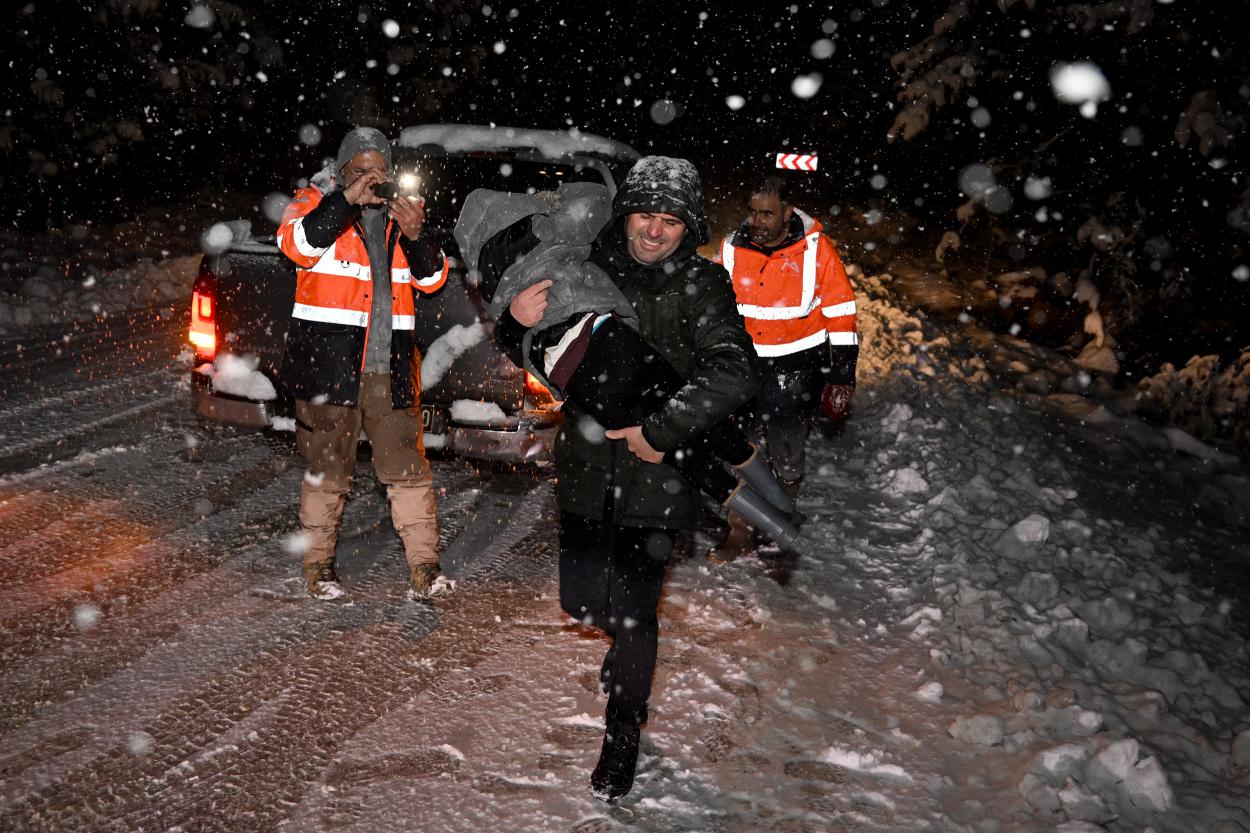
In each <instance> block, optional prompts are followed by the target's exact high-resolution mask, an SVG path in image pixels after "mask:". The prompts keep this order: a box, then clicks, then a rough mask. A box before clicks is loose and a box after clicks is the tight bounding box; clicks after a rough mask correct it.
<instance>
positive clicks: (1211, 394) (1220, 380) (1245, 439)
mask: <svg viewBox="0 0 1250 833" xmlns="http://www.w3.org/2000/svg"><path fill="white" fill-rule="evenodd" d="M1138 390H1139V391H1140V392H1141V394H1142V410H1143V412H1146V413H1150V414H1153V415H1155V416H1158V417H1159V418H1161V419H1163V420H1164V421H1166V422H1167V423H1169V424H1172V425H1183V426H1186V427H1187V428H1190V429H1192V430H1193V431H1195V432H1196V433H1197V434H1198V435H1199V436H1202V437H1223V438H1231V439H1233V440H1235V441H1237V442H1238V443H1239V444H1240V445H1242V446H1247V447H1250V347H1247V348H1246V349H1244V350H1242V352H1241V355H1240V356H1239V357H1238V358H1237V359H1235V360H1234V361H1233V362H1231V363H1230V364H1229V365H1228V366H1227V367H1223V368H1221V367H1220V359H1219V357H1218V356H1194V357H1193V358H1191V359H1190V360H1189V362H1188V363H1187V364H1186V365H1185V366H1184V367H1183V368H1181V369H1180V370H1177V369H1176V367H1175V366H1174V365H1171V364H1165V365H1163V367H1161V368H1160V369H1159V372H1158V373H1156V374H1155V375H1154V376H1150V377H1148V378H1146V379H1143V380H1142V381H1141V382H1140V383H1139V384H1138Z"/></svg>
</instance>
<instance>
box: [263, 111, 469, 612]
mask: <svg viewBox="0 0 1250 833" xmlns="http://www.w3.org/2000/svg"><path fill="white" fill-rule="evenodd" d="M391 178H392V169H391V145H390V142H389V141H387V139H386V137H385V136H384V135H383V134H382V133H381V132H380V131H378V130H374V129H373V128H367V127H358V128H356V129H354V130H352V131H351V132H349V133H348V134H347V137H346V138H344V139H343V143H342V144H341V145H340V147H339V151H338V156H337V158H336V159H335V163H334V175H333V180H332V182H331V183H330V184H329V185H328V186H327V189H326V190H323V189H322V188H321V187H320V186H318V185H313V186H309V187H307V188H304V189H302V190H301V191H299V192H298V193H297V194H296V195H295V198H294V199H293V200H292V201H291V204H290V205H289V206H288V207H287V209H286V213H285V216H284V217H283V218H282V223H281V225H280V226H279V228H278V235H277V237H278V245H279V247H280V248H281V249H282V252H283V254H285V255H286V256H287V257H288V258H289V259H290V260H291V261H293V262H294V263H295V266H296V279H295V306H294V308H293V310H292V312H291V326H290V330H289V332H288V334H287V340H286V347H285V349H284V352H283V357H282V371H281V380H282V382H283V384H284V385H285V386H286V388H287V390H288V391H289V392H290V393H291V394H292V395H293V396H294V397H295V424H296V431H295V441H296V445H297V447H298V448H299V450H300V454H301V455H303V457H304V459H305V460H306V461H307V463H308V471H307V473H306V474H305V475H304V480H303V485H302V487H301V490H300V505H299V518H300V527H301V530H302V533H303V535H302V541H301V545H302V549H303V573H304V581H305V583H306V585H307V587H308V592H309V593H310V594H311V595H312V596H313V598H316V599H323V600H324V599H336V598H339V597H340V596H342V595H343V588H342V586H341V585H340V584H339V579H338V574H337V572H336V570H335V567H334V555H335V546H336V544H337V542H338V529H339V522H340V520H341V519H342V515H343V507H344V504H345V502H346V499H347V493H348V490H349V489H350V486H351V480H352V475H353V473H354V471H355V467H356V446H357V443H358V441H359V438H360V431H361V428H362V427H363V428H364V430H365V431H366V433H367V435H368V437H369V443H370V445H371V446H372V447H373V467H374V470H375V472H376V473H377V476H378V479H379V480H380V481H381V482H382V483H384V484H386V491H387V497H388V499H389V501H390V504H391V520H392V521H393V522H394V524H395V530H396V532H398V533H399V537H400V540H401V541H402V542H403V545H404V554H405V556H406V559H407V562H408V567H409V581H410V582H411V586H412V592H413V593H414V594H416V595H418V596H421V597H424V596H428V595H430V594H432V593H437V592H439V591H441V590H443V589H446V588H448V587H449V585H450V582H449V581H448V580H447V579H446V578H443V577H442V576H441V575H440V570H439V563H438V524H437V520H436V516H435V505H434V489H433V483H432V481H431V477H430V466H429V463H428V462H427V461H426V458H425V447H424V445H423V444H422V438H421V412H420V405H419V399H420V377H419V369H420V362H421V356H420V353H419V351H418V350H417V345H416V332H415V325H414V318H415V314H416V298H417V294H418V293H428V292H434V291H436V290H437V289H439V288H440V287H442V285H443V283H444V282H445V281H446V279H447V262H446V258H445V257H444V256H443V253H442V251H441V249H440V248H439V246H438V244H437V243H436V242H434V241H433V239H431V238H429V237H423V236H422V234H421V232H422V230H423V229H424V226H425V206H424V203H423V202H421V201H420V200H419V199H417V198H415V197H409V196H405V195H403V194H399V195H393V194H391V193H388V192H387V191H386V190H385V189H381V194H379V193H378V190H375V186H377V185H379V184H381V183H389V182H390V181H391Z"/></svg>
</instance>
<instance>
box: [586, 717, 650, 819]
mask: <svg viewBox="0 0 1250 833" xmlns="http://www.w3.org/2000/svg"><path fill="white" fill-rule="evenodd" d="M641 734H642V729H641V728H640V726H639V724H638V721H637V720H632V719H626V720H612V721H609V722H608V728H607V732H606V733H605V734H604V736H603V751H602V752H600V753H599V763H598V764H596V765H595V771H594V772H592V773H590V794H591V795H593V796H594V797H595V798H597V799H599V800H600V801H616V800H618V799H620V798H621V797H622V796H624V795H625V794H626V793H628V792H629V790H630V788H631V787H633V786H634V770H635V769H636V768H637V767H638V740H639V737H640V736H641Z"/></svg>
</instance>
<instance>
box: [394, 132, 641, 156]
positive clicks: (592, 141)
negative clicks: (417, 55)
mask: <svg viewBox="0 0 1250 833" xmlns="http://www.w3.org/2000/svg"><path fill="white" fill-rule="evenodd" d="M423 145H437V146H439V147H442V148H443V149H444V150H446V151H447V152H448V153H472V152H474V151H490V150H499V149H500V148H533V149H534V150H537V151H538V152H539V153H541V154H542V155H543V156H545V157H547V158H549V159H560V158H564V157H569V156H578V155H581V156H601V157H607V158H609V159H615V160H622V161H627V162H632V161H634V160H635V159H637V158H638V156H639V154H638V151H636V150H634V149H633V148H631V147H630V146H629V145H626V144H623V143H621V142H617V141H614V140H612V139H605V138H604V137H602V136H596V135H595V134H593V133H583V132H581V131H580V130H576V129H573V130H535V129H532V128H522V127H502V126H498V125H479V124H421V125H416V126H414V127H406V128H404V130H403V132H401V133H400V134H399V146H400V147H406V148H419V147H421V146H423Z"/></svg>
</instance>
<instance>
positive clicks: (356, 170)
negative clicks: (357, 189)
mask: <svg viewBox="0 0 1250 833" xmlns="http://www.w3.org/2000/svg"><path fill="white" fill-rule="evenodd" d="M370 171H379V172H381V173H382V175H383V176H385V177H386V178H387V179H390V176H391V169H390V168H388V167H387V166H386V157H384V156H383V155H382V154H380V153H378V152H377V151H376V150H366V151H362V152H361V153H358V154H356V155H355V156H353V157H352V158H351V161H350V162H348V163H347V164H346V165H344V166H343V170H342V171H340V172H339V173H340V175H341V176H342V178H343V187H344V188H347V187H349V186H351V184H352V183H353V182H355V181H356V180H358V179H360V178H361V177H362V176H364V175H365V174H367V173H369V172H370Z"/></svg>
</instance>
